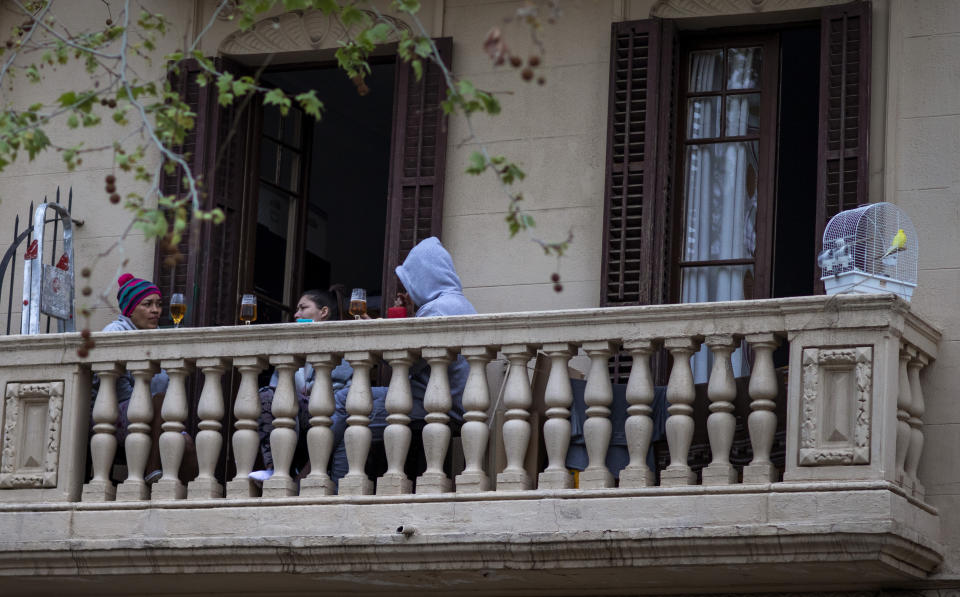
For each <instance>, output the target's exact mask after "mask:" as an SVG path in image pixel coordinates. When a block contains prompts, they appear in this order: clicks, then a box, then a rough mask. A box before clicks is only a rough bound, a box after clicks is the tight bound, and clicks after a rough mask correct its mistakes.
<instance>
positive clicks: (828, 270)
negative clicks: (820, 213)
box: [817, 203, 917, 301]
mask: <svg viewBox="0 0 960 597" xmlns="http://www.w3.org/2000/svg"><path fill="white" fill-rule="evenodd" d="M817 262H818V264H819V265H820V269H821V272H822V275H821V278H820V279H821V280H823V284H824V287H825V288H826V291H827V294H838V293H841V292H854V293H863V294H869V293H880V292H892V293H894V294H897V295H899V296H900V297H902V298H903V299H904V300H908V301H909V300H910V297H911V296H912V295H913V289H914V288H916V287H917V232H916V230H915V229H914V227H913V222H911V221H910V218H909V217H907V214H906V213H905V212H904V211H903V210H902V209H900V208H899V207H897V206H895V205H893V204H891V203H871V204H870V205H864V206H863V207H858V208H856V209H850V210H847V211H842V212H840V213H838V214H837V215H835V216H833V218H831V219H830V221H829V222H828V223H827V228H826V230H824V232H823V250H822V251H821V252H820V255H819V257H818V258H817Z"/></svg>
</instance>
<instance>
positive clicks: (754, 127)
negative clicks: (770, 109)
mask: <svg viewBox="0 0 960 597" xmlns="http://www.w3.org/2000/svg"><path fill="white" fill-rule="evenodd" d="M759 132H760V94H759V93H745V94H738V95H728V96H727V130H726V133H725V135H727V136H728V137H738V136H743V135H756V134H758V133H759Z"/></svg>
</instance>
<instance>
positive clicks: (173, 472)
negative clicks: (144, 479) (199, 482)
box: [150, 359, 193, 500]
mask: <svg viewBox="0 0 960 597" xmlns="http://www.w3.org/2000/svg"><path fill="white" fill-rule="evenodd" d="M160 367H162V368H163V369H166V371H167V375H168V376H169V377H170V383H169V385H168V386H167V393H166V394H165V395H164V397H163V406H161V408H160V415H161V416H162V417H163V425H161V428H162V429H163V433H161V434H160V462H161V464H162V466H163V476H162V477H161V478H160V480H159V481H157V483H156V484H155V485H154V486H153V488H152V489H151V492H150V493H151V495H150V498H151V499H154V500H182V499H183V498H185V497H187V488H186V487H185V486H184V485H183V483H181V482H180V476H179V475H180V465H181V463H182V462H183V453H184V451H185V450H186V447H187V438H185V437H184V436H183V431H184V430H186V428H187V427H186V425H184V421H186V420H187V415H188V414H189V410H188V406H187V386H186V380H187V375H189V374H190V373H191V372H192V371H193V363H191V362H189V361H187V360H185V359H172V360H165V361H160Z"/></svg>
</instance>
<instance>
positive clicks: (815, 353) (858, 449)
mask: <svg viewBox="0 0 960 597" xmlns="http://www.w3.org/2000/svg"><path fill="white" fill-rule="evenodd" d="M802 365H803V370H802V373H801V375H802V378H801V386H802V388H803V394H802V396H801V402H800V466H824V465H851V464H869V463H870V402H871V395H872V393H873V348H872V347H869V346H857V347H851V348H834V349H822V348H804V349H803V357H802Z"/></svg>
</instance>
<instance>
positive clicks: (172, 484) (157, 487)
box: [150, 479, 187, 500]
mask: <svg viewBox="0 0 960 597" xmlns="http://www.w3.org/2000/svg"><path fill="white" fill-rule="evenodd" d="M185 497H187V488H186V487H185V486H184V485H183V483H181V482H180V479H160V480H159V481H157V482H156V483H155V484H154V486H153V488H152V489H151V490H150V499H151V500H182V499H183V498H185Z"/></svg>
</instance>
